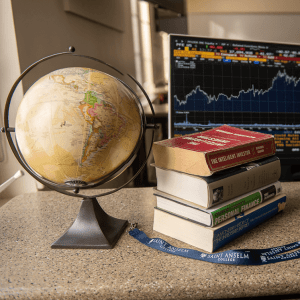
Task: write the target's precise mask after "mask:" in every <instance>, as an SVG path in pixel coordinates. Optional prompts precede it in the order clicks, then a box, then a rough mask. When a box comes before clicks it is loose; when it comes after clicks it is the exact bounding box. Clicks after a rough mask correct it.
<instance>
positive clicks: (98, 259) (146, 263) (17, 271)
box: [0, 183, 300, 299]
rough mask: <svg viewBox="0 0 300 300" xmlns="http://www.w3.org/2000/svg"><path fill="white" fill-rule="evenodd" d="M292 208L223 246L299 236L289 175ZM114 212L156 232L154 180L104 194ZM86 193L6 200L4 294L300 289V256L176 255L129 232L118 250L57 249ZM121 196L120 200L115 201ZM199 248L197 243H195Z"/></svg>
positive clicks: (0, 223) (0, 261)
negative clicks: (271, 260) (225, 258)
mask: <svg viewBox="0 0 300 300" xmlns="http://www.w3.org/2000/svg"><path fill="white" fill-rule="evenodd" d="M283 189H284V191H285V192H286V193H287V197H288V198H287V199H288V200H287V207H286V209H285V211H283V212H282V213H280V214H278V215H276V216H275V217H273V218H272V219H270V220H269V221H267V222H265V223H264V224H261V225H260V226H258V227H257V228H255V229H253V230H252V231H250V232H248V233H246V234H245V235H243V236H242V237H240V238H238V239H236V240H235V241H233V242H231V243H230V244H228V245H227V246H225V247H223V248H222V249H221V250H220V251H223V250H228V249H238V248H240V249H241V248H268V247H275V246H280V245H283V244H287V243H290V242H294V241H298V240H300V232H299V229H298V228H299V224H300V202H299V201H300V199H299V196H298V195H299V192H298V191H299V189H300V183H283ZM99 200H100V201H99V202H100V204H101V205H102V207H103V208H104V209H105V210H106V211H107V213H109V214H111V215H113V216H115V217H117V218H123V219H128V220H129V222H138V223H139V227H140V228H141V229H142V230H144V231H145V233H146V234H148V235H149V236H151V237H161V238H164V239H166V240H167V241H168V242H170V243H171V244H173V245H174V246H177V247H188V248H193V247H190V246H189V245H186V244H184V243H182V242H179V241H176V240H174V239H171V238H168V237H165V236H163V235H161V234H158V233H153V232H152V220H153V206H154V205H155V199H154V197H153V196H152V188H135V189H133V188H132V189H123V190H121V191H119V192H117V193H115V194H112V195H109V196H106V197H103V198H102V199H101V198H99ZM80 203H81V200H80V199H76V198H72V197H68V196H65V195H61V194H58V193H56V192H38V193H33V194H24V195H21V196H18V197H15V198H13V199H12V200H10V201H9V202H8V203H6V204H5V205H4V206H2V207H1V208H0V299H15V298H17V299H24V298H30V297H31V298H30V299H49V298H51V299H127V298H128V299H200V298H201V299H205V298H209V299H218V298H235V297H247V296H266V295H287V294H293V295H295V294H300V260H292V261H286V262H280V263H277V264H270V265H265V266H234V265H219V264H212V263H207V262H202V261H195V260H191V259H186V258H183V257H178V256H172V255H170V254H167V253H163V252H159V251H156V250H154V249H151V248H148V247H146V246H144V245H143V244H140V243H139V242H137V241H136V240H135V239H133V238H132V237H130V236H129V235H128V233H127V232H125V233H124V234H123V236H122V237H121V239H120V240H119V242H118V243H117V245H116V246H115V248H114V249H112V250H64V249H51V248H50V245H51V243H52V242H54V241H55V240H56V239H57V238H58V237H60V236H61V235H62V234H63V232H64V231H65V230H66V229H67V228H68V227H69V226H70V225H71V223H72V221H73V220H74V219H75V217H76V215H77V212H78V210H79V207H80ZM115 203H117V205H115ZM194 249H196V248H194Z"/></svg>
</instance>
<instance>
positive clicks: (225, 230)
mask: <svg viewBox="0 0 300 300" xmlns="http://www.w3.org/2000/svg"><path fill="white" fill-rule="evenodd" d="M285 203H286V196H285V195H283V196H282V197H281V198H279V199H278V200H276V201H274V202H271V203H270V204H268V205H266V206H263V207H261V208H258V209H257V210H255V211H253V212H252V213H250V214H248V215H246V216H242V215H239V216H236V217H235V221H233V222H230V223H229V224H227V225H226V226H223V227H221V228H219V229H217V230H215V232H214V237H213V251H215V250H217V249H219V248H220V247H222V246H224V245H225V244H227V243H229V242H230V241H232V240H234V239H236V238H237V237H239V236H241V235H242V234H244V233H245V232H247V231H249V230H251V229H252V228H254V227H256V226H257V225H259V224H261V223H262V222H264V221H266V220H267V219H269V218H271V217H273V216H274V215H276V214H277V213H278V212H279V211H281V210H283V209H284V207H285ZM225 259H226V258H225Z"/></svg>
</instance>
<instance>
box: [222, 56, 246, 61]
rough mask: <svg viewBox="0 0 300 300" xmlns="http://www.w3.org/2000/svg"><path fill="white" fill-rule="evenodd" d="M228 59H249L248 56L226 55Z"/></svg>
mask: <svg viewBox="0 0 300 300" xmlns="http://www.w3.org/2000/svg"><path fill="white" fill-rule="evenodd" d="M226 59H233V60H248V58H247V57H235V56H226Z"/></svg>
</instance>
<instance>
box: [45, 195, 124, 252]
mask: <svg viewBox="0 0 300 300" xmlns="http://www.w3.org/2000/svg"><path fill="white" fill-rule="evenodd" d="M127 224H128V222H127V221H126V220H120V219H116V218H113V217H111V216H109V215H108V214H107V213H106V212H105V211H104V210H103V209H102V208H101V206H100V205H99V203H98V201H97V199H96V198H86V199H83V200H82V204H81V207H80V210H79V213H78V215H77V218H76V220H75V221H74V223H73V224H72V226H71V227H70V228H69V229H68V230H67V231H66V232H65V234H64V235H63V236H61V237H60V238H59V239H58V240H57V241H56V242H54V243H53V244H52V245H51V248H56V249H58V248H60V249H112V248H113V247H114V246H115V244H116V242H117V241H118V239H119V237H120V236H121V234H122V233H123V231H124V230H125V228H126V226H127Z"/></svg>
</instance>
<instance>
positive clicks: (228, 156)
mask: <svg viewBox="0 0 300 300" xmlns="http://www.w3.org/2000/svg"><path fill="white" fill-rule="evenodd" d="M274 151H275V145H274V141H273V140H269V141H263V142H260V143H257V144H253V145H246V146H240V147H237V148H234V149H231V150H228V151H226V153H225V154H224V152H217V153H208V154H207V165H208V167H209V169H210V170H211V171H216V170H221V169H222V168H228V167H230V166H235V165H236V164H238V163H240V162H243V163H246V162H248V161H252V160H255V159H260V158H263V157H264V156H267V155H270V154H271V153H273V152H274Z"/></svg>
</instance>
